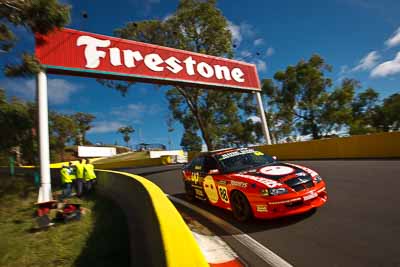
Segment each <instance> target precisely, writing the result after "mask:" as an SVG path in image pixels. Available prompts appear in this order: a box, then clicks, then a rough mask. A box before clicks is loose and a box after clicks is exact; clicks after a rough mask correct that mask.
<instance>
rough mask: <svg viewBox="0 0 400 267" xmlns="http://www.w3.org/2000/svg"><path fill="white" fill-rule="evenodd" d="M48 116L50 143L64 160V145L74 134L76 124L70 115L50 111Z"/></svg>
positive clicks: (76, 129)
mask: <svg viewBox="0 0 400 267" xmlns="http://www.w3.org/2000/svg"><path fill="white" fill-rule="evenodd" d="M49 118H50V120H49V132H50V145H51V146H52V147H53V149H54V151H55V152H56V153H57V154H58V155H60V156H61V160H62V161H64V150H65V145H66V143H67V142H70V141H72V140H73V139H74V137H75V136H76V133H77V131H78V128H77V125H76V123H75V122H74V120H73V119H72V118H71V116H68V115H64V114H61V113H58V112H55V111H52V112H50V114H49Z"/></svg>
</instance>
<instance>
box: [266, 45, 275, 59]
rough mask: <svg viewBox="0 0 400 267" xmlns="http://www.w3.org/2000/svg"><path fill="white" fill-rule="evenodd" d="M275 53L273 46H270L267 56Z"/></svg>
mask: <svg viewBox="0 0 400 267" xmlns="http://www.w3.org/2000/svg"><path fill="white" fill-rule="evenodd" d="M274 53H275V49H274V48H272V47H268V49H267V52H266V54H267V57H270V56H272V55H273V54H274Z"/></svg>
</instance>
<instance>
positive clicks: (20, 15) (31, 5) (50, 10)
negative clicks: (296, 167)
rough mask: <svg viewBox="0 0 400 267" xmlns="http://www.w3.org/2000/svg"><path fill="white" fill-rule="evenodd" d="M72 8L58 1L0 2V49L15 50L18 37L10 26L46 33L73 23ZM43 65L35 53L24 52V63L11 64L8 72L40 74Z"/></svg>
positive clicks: (13, 0)
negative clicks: (71, 21) (70, 21)
mask: <svg viewBox="0 0 400 267" xmlns="http://www.w3.org/2000/svg"><path fill="white" fill-rule="evenodd" d="M69 15H70V7H69V6H67V5H64V4H60V3H58V1H57V0H2V1H1V3H0V49H1V50H2V51H3V52H9V51H11V49H12V47H13V46H14V44H15V42H16V41H17V38H16V36H15V34H14V33H13V32H12V30H11V28H10V25H13V26H17V27H18V26H21V27H24V28H26V29H27V30H29V31H31V32H32V33H35V32H37V33H42V34H45V33H47V32H49V31H51V30H53V29H54V28H60V27H63V26H64V25H66V24H68V23H69V19H70V17H69ZM39 70H40V65H39V63H38V62H37V60H36V59H35V57H34V56H33V55H30V54H28V53H24V54H23V56H22V64H18V65H8V66H7V67H6V69H5V73H6V75H9V76H20V75H30V74H33V73H37V72H38V71H39Z"/></svg>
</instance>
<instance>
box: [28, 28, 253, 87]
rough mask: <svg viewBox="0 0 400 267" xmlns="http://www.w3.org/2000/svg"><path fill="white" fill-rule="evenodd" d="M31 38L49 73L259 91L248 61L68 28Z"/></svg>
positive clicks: (40, 60)
mask: <svg viewBox="0 0 400 267" xmlns="http://www.w3.org/2000/svg"><path fill="white" fill-rule="evenodd" d="M35 38H36V46H35V54H36V57H37V58H38V60H39V62H40V63H41V64H43V65H45V66H46V68H47V71H48V72H49V73H51V72H52V71H53V73H68V74H75V75H78V74H79V73H82V72H85V73H86V74H87V76H89V75H97V76H99V75H102V76H103V77H105V76H118V77H126V76H129V77H131V78H135V79H137V80H140V81H145V82H152V83H153V82H159V83H164V84H165V83H169V84H176V83H177V82H180V83H185V84H187V85H197V86H204V85H208V86H209V87H213V88H235V89H239V90H247V91H248V90H251V91H261V90H260V84H259V80H258V75H257V71H256V66H255V65H254V64H249V63H246V62H240V61H236V60H230V59H225V58H220V57H215V56H210V55H203V54H200V53H193V52H189V51H184V50H178V49H173V48H169V47H162V46H157V45H152V44H147V43H142V42H137V41H131V40H126V39H121V38H115V37H110V36H104V35H99V34H94V33H89V32H82V31H77V30H72V29H66V28H64V29H57V30H54V31H52V32H50V33H49V34H47V35H40V34H36V35H35ZM80 75H82V74H80Z"/></svg>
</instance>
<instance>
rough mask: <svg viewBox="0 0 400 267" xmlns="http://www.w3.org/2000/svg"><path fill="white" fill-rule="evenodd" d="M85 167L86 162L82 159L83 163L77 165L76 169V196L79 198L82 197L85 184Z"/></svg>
mask: <svg viewBox="0 0 400 267" xmlns="http://www.w3.org/2000/svg"><path fill="white" fill-rule="evenodd" d="M84 165H85V160H84V159H81V161H80V162H79V161H78V162H76V163H75V168H76V180H75V190H76V195H77V197H81V196H82V192H83V184H84V179H83V171H84Z"/></svg>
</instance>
